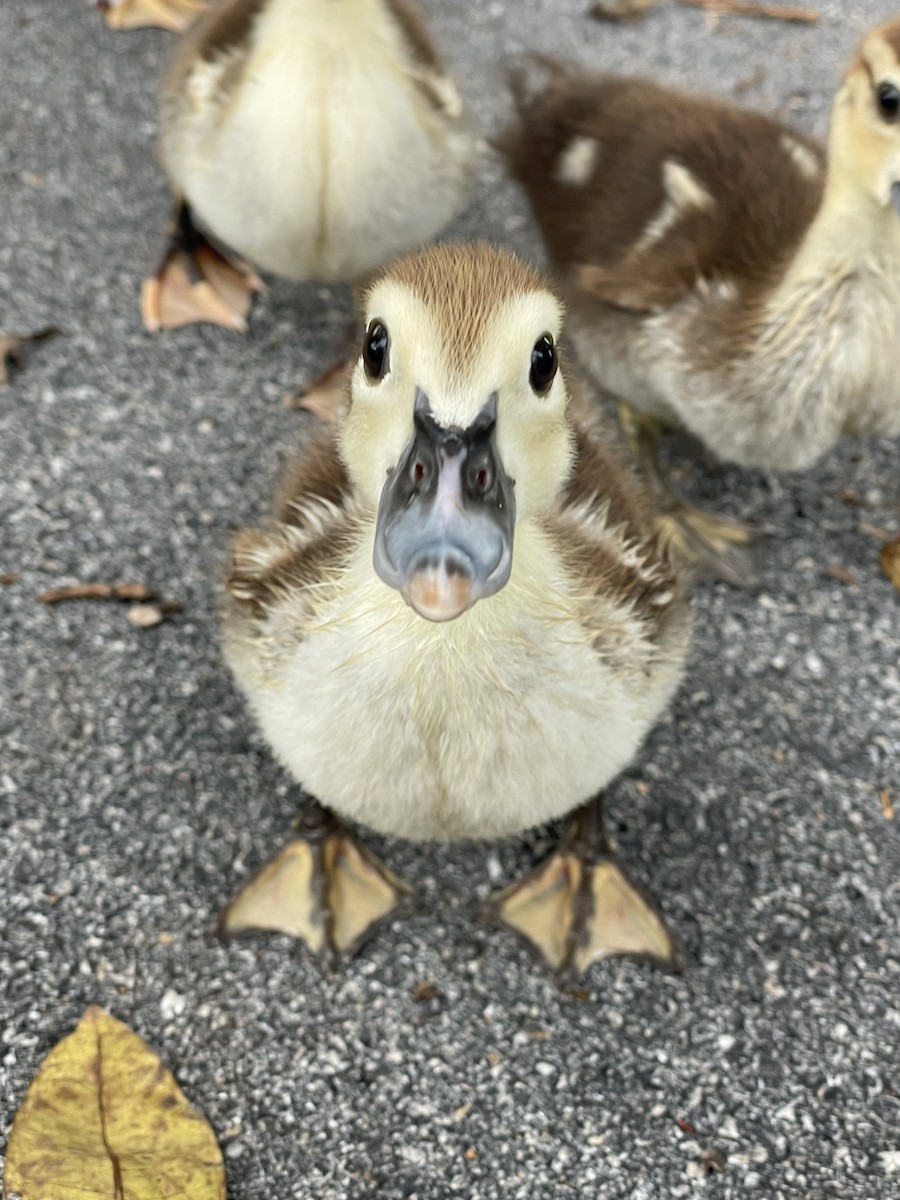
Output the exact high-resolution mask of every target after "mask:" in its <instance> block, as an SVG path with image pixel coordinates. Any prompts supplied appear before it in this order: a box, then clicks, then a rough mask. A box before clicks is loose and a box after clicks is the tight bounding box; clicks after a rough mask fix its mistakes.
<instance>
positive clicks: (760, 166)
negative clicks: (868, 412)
mask: <svg viewBox="0 0 900 1200" xmlns="http://www.w3.org/2000/svg"><path fill="white" fill-rule="evenodd" d="M542 65H543V69H544V72H545V78H544V82H543V86H540V85H539V86H538V88H537V89H535V88H534V87H533V86H530V85H529V81H528V77H527V75H526V74H525V73H519V74H518V75H517V76H515V77H514V79H513V94H514V99H515V102H516V107H517V110H518V120H517V121H516V122H515V123H514V124H513V125H512V126H510V128H508V129H507V130H506V131H505V133H503V134H502V135H501V136H500V138H499V139H498V140H497V145H498V148H499V149H500V151H501V153H502V154H503V156H504V157H505V160H506V163H507V166H508V168H509V171H510V173H511V174H512V175H513V176H514V177H515V178H516V179H517V180H518V181H519V182H520V183H521V184H522V186H523V187H524V189H525V191H526V193H527V195H528V198H529V201H530V203H531V206H532V208H533V210H534V214H535V218H536V220H537V222H538V225H539V226H540V228H541V231H542V233H543V235H544V239H545V242H546V244H547V248H548V251H549V253H550V256H551V258H552V259H553V261H554V263H555V265H556V267H557V268H558V269H560V270H562V271H563V272H564V273H565V272H566V271H567V270H569V269H571V270H573V271H575V270H578V269H579V268H583V267H587V268H588V269H587V271H584V272H582V273H581V276H580V279H579V282H580V283H581V284H582V285H583V286H587V287H588V288H589V290H592V291H594V292H595V294H597V295H598V296H599V297H600V298H602V299H604V300H607V301H609V302H611V303H621V304H622V305H623V306H624V307H628V308H638V309H639V308H642V307H646V308H653V307H659V306H661V305H665V304H669V303H672V302H673V301H674V300H676V299H678V298H679V297H680V296H682V295H684V294H686V293H687V292H688V291H689V290H690V289H691V288H692V287H694V285H695V284H696V282H697V281H698V279H700V278H703V279H706V280H716V279H729V280H732V281H735V282H737V283H739V284H748V285H751V286H752V285H753V284H754V283H763V282H765V281H766V280H767V279H769V278H771V276H772V274H774V273H776V272H777V271H778V270H779V269H780V268H781V266H782V265H783V263H784V262H785V261H786V260H787V259H788V258H789V257H790V255H791V254H792V253H793V251H794V250H795V249H796V247H797V244H798V242H799V240H800V239H801V237H802V236H803V234H804V232H805V231H806V230H807V228H808V227H809V225H810V222H811V221H812V219H813V217H814V215H815V213H816V211H817V209H818V207H819V204H820V202H821V197H822V188H823V181H824V170H823V169H822V170H820V171H819V172H818V173H817V174H815V175H813V174H807V173H804V172H803V171H801V170H800V169H799V168H798V166H797V163H796V162H795V161H794V160H793V159H792V157H791V154H790V152H789V150H788V149H786V148H785V145H784V143H783V139H784V136H785V134H789V136H790V138H792V139H793V140H794V142H796V143H799V144H800V146H801V147H803V149H804V150H805V151H808V152H809V154H810V155H812V156H813V158H812V159H811V161H812V162H813V163H818V164H820V166H821V167H822V168H824V152H823V150H822V148H821V147H820V146H819V145H818V143H816V142H814V141H812V140H811V139H809V138H806V137H805V136H803V135H802V134H799V133H796V132H794V131H788V130H787V129H785V127H783V126H781V125H779V124H778V123H777V122H775V121H772V120H770V119H769V118H768V117H765V116H763V115H761V114H759V113H754V112H750V111H747V110H744V109H740V108H737V107H735V106H733V105H730V104H727V103H723V102H719V101H716V100H712V99H708V98H705V97H695V96H690V95H687V94H684V93H681V92H677V91H674V90H672V89H669V88H663V87H659V86H657V85H655V84H652V83H649V82H646V81H643V80H639V79H628V78H617V77H613V76H604V75H595V74H588V73H580V72H575V71H570V70H568V69H567V68H565V67H563V66H561V65H560V64H556V63H553V62H548V61H544V62H543V64H542ZM576 137H586V138H592V139H596V142H597V154H596V164H595V166H594V169H593V170H592V172H591V174H590V176H589V177H588V178H587V179H586V180H585V181H584V182H582V183H579V184H577V185H575V186H573V185H572V184H570V183H566V182H565V180H563V179H560V178H559V177H558V176H557V174H556V167H557V164H558V163H559V160H560V156H561V155H562V154H563V153H564V152H565V150H566V148H567V147H568V146H570V145H571V143H572V140H573V139H574V138H576ZM667 160H669V161H674V162H675V163H677V164H678V165H679V166H681V167H685V168H687V170H688V171H690V172H691V175H692V176H693V177H694V178H695V179H696V180H697V181H698V182H699V183H700V184H701V185H702V187H703V189H704V190H705V191H706V192H708V193H709V196H710V197H711V200H712V203H711V204H710V205H709V207H707V208H694V209H690V210H689V211H686V212H685V214H684V216H683V217H682V218H681V219H680V220H678V221H677V222H675V223H673V225H672V228H671V229H670V230H669V231H667V232H666V234H665V236H664V237H661V238H660V239H659V241H658V242H656V243H654V244H653V245H652V246H650V247H647V248H646V249H642V250H641V251H640V252H639V253H638V246H639V243H640V240H641V236H642V234H644V233H645V231H646V230H647V228H648V226H649V225H650V223H651V222H652V221H653V220H654V218H655V217H657V216H658V215H659V213H660V212H661V210H662V209H663V207H664V205H665V203H666V200H667V192H666V188H665V185H664V179H663V164H664V163H665V162H666V161H667Z"/></svg>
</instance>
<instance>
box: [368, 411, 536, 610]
mask: <svg viewBox="0 0 900 1200" xmlns="http://www.w3.org/2000/svg"><path fill="white" fill-rule="evenodd" d="M413 424H414V431H413V435H412V437H411V438H410V440H409V442H408V443H407V445H406V448H405V449H404V451H403V454H402V455H401V456H400V459H399V461H398V462H397V465H396V466H395V467H394V468H392V470H391V471H390V473H389V474H388V478H387V481H386V482H385V485H384V489H383V491H382V493H381V501H380V503H379V506H378V520H377V524H376V529H375V553H374V565H375V570H376V571H377V573H378V575H379V576H380V577H381V579H383V580H384V582H385V583H387V584H388V585H389V586H390V587H393V588H396V589H397V590H398V591H399V592H400V594H401V595H402V596H403V598H404V600H406V602H407V604H409V605H410V606H411V607H412V608H413V609H415V611H416V612H417V613H418V614H419V616H421V617H424V618H425V619H426V620H428V621H452V620H454V618H456V617H458V616H461V615H462V613H464V612H465V611H466V610H467V609H469V608H471V607H472V605H473V604H475V603H476V602H477V601H478V600H482V599H484V598H485V597H487V596H491V595H493V594H494V593H495V592H498V591H499V590H500V589H501V588H502V587H503V585H504V584H505V583H506V582H507V580H508V579H509V574H510V570H511V568H512V548H513V535H514V530H515V522H516V501H515V490H514V482H513V480H511V479H510V478H509V476H508V475H507V473H506V471H505V470H504V468H503V463H502V462H501V460H500V456H499V454H498V452H497V446H496V429H497V396H496V393H494V394H492V395H491V396H490V397H489V398H488V400H487V401H486V403H485V404H484V406H483V408H482V409H481V411H480V412H479V413H478V416H477V417H476V418H475V420H474V421H473V422H472V424H471V425H470V426H469V427H468V428H467V429H460V428H457V427H455V426H453V427H450V428H444V427H443V426H441V425H440V424H438V422H437V421H436V420H435V417H434V414H433V412H432V409H431V404H430V402H429V400H428V397H427V396H426V395H425V394H424V392H422V391H421V390H419V391H417V393H416V399H415V405H414V409H413Z"/></svg>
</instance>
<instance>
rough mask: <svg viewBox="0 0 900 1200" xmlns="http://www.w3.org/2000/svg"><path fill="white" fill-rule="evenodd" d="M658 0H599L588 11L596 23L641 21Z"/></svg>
mask: <svg viewBox="0 0 900 1200" xmlns="http://www.w3.org/2000/svg"><path fill="white" fill-rule="evenodd" d="M657 3H658V0H599V3H597V4H595V5H594V6H593V8H590V9H589V10H588V16H590V17H596V18H597V20H598V21H642V20H643V19H644V17H646V15H647V13H648V12H649V11H650V9H651V8H655V7H656V4H657Z"/></svg>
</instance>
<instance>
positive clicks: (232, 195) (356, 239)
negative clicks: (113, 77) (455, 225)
mask: <svg viewBox="0 0 900 1200" xmlns="http://www.w3.org/2000/svg"><path fill="white" fill-rule="evenodd" d="M476 151H477V138H476V137H475V135H474V133H473V131H472V129H471V127H470V125H469V122H468V120H467V119H466V117H465V115H464V113H463V108H462V103H461V101H460V97H459V94H458V92H457V90H456V87H455V86H454V84H453V81H452V79H451V78H450V77H449V75H448V74H447V73H446V71H445V70H444V68H443V66H442V64H441V62H440V59H439V58H438V55H437V53H436V51H435V49H434V46H433V45H432V42H431V39H430V37H429V36H428V33H427V31H426V29H425V26H424V24H423V23H422V20H421V18H420V17H419V15H418V13H417V12H416V10H415V9H414V8H413V7H412V6H411V5H410V3H409V0H220V2H219V3H218V4H217V5H216V6H215V7H214V8H213V9H211V10H210V12H209V13H208V14H206V15H205V16H204V17H202V18H201V19H200V20H199V21H198V22H197V23H196V24H195V25H193V26H192V28H191V29H190V30H189V32H188V33H187V34H186V35H185V37H184V38H183V39H182V41H181V43H180V45H179V48H178V51H177V53H176V56H175V59H174V62H173V65H172V68H171V70H170V72H169V74H168V76H167V78H166V80H165V84H164V87H163V96H162V108H161V135H160V152H161V157H162V161H163V165H164V166H165V169H166V171H167V173H168V175H169V179H170V180H171V183H172V188H173V191H174V192H175V196H176V216H175V220H174V222H173V230H172V234H173V236H172V240H171V243H170V245H169V247H168V249H167V251H166V254H165V256H164V258H163V262H162V264H161V266H160V268H159V270H158V271H157V273H156V274H155V276H154V277H153V278H152V279H150V280H148V281H147V282H146V283H145V285H144V289H143V293H142V301H141V307H142V312H143V317H144V323H145V325H146V326H147V328H148V329H151V330H155V329H159V328H162V327H171V326H176V325H180V324H185V323H187V322H189V321H196V320H205V321H214V322H218V323H220V324H223V325H226V326H229V327H232V328H236V329H242V328H244V326H245V318H246V315H247V313H248V311H249V307H250V302H251V298H252V294H253V292H254V291H255V290H257V289H258V288H259V286H260V283H259V280H258V279H257V277H256V275H255V273H254V272H253V270H252V269H250V268H249V267H247V266H245V265H244V264H243V263H242V262H240V261H238V260H236V259H235V258H234V257H233V255H239V256H240V257H241V259H246V260H247V262H249V263H252V264H253V265H254V266H255V267H257V268H264V269H265V270H269V271H274V272H276V273H277V274H279V275H284V276H287V277H288V278H290V279H296V280H319V281H354V280H357V279H359V278H360V277H361V276H364V275H366V274H367V273H369V272H371V271H372V270H373V269H375V268H377V267H379V266H380V265H381V264H383V263H384V262H386V261H388V260H390V259H391V258H393V257H395V256H396V255H398V254H400V253H403V252H406V251H408V250H410V249H413V248H415V247H417V246H419V245H420V244H422V243H424V242H426V241H428V240H429V239H430V238H432V237H433V236H434V235H435V234H436V233H437V232H438V231H439V230H440V229H441V228H442V227H443V226H444V225H446V224H447V223H448V222H449V221H450V220H451V219H452V218H453V216H454V215H455V214H456V213H457V212H458V211H459V210H460V209H461V208H462V206H463V204H464V203H465V201H466V199H467V197H468V194H469V190H470V187H471V184H472V180H473V172H474V166H475V157H476ZM207 236H208V237H209V239H210V241H209V242H208V241H207V240H206V239H207ZM211 243H213V244H211Z"/></svg>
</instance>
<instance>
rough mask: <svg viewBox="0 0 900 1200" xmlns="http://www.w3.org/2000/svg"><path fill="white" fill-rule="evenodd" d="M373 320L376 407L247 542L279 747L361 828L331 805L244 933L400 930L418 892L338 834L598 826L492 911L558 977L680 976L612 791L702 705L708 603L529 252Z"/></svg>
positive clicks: (459, 272)
mask: <svg viewBox="0 0 900 1200" xmlns="http://www.w3.org/2000/svg"><path fill="white" fill-rule="evenodd" d="M365 319H366V326H367V328H366V333H365V335H364V340H363V345H362V351H361V353H360V355H359V358H358V361H357V362H356V364H355V366H354V368H353V374H352V378H351V381H350V385H349V387H350V395H349V405H348V406H347V407H346V409H345V411H344V412H343V413H342V415H341V416H340V418H339V424H338V427H337V429H335V428H334V427H329V426H325V425H323V426H322V427H321V432H320V433H319V434H318V436H317V437H315V438H314V439H313V440H312V441H311V442H309V444H308V445H307V446H306V448H305V449H304V450H303V451H302V452H301V454H300V457H299V459H298V461H297V463H296V465H295V467H294V469H293V471H292V472H291V474H290V476H289V479H288V481H287V483H286V486H285V488H284V490H283V492H282V495H281V499H280V501H279V503H278V506H277V508H276V512H275V518H274V522H273V523H272V525H271V526H270V528H269V529H268V530H266V531H248V532H246V533H243V534H241V535H239V536H238V538H237V540H236V542H235V546H234V551H233V560H232V564H231V569H230V572H229V576H228V594H229V601H228V605H227V611H226V613H225V647H226V653H227V657H228V660H229V663H230V664H231V667H232V669H233V670H234V673H235V675H236V677H237V679H238V681H239V683H240V685H241V687H242V688H243V690H244V692H245V694H246V696H247V699H248V701H249V703H250V706H251V708H252V710H253V713H254V715H255V717H256V719H257V721H258V722H259V724H260V727H261V729H262V731H263V733H264V734H265V736H266V738H267V739H268V741H269V743H270V745H271V746H272V748H273V750H274V752H275V754H276V755H277V756H278V758H279V759H280V760H281V762H282V763H283V764H284V765H285V766H286V767H287V768H288V770H289V771H290V772H291V773H292V774H293V775H294V776H295V778H296V779H297V780H298V781H300V782H301V783H302V784H303V786H304V788H305V789H306V790H307V791H308V793H309V795H310V796H314V797H315V798H316V799H317V800H318V801H320V802H321V804H322V805H324V806H325V807H326V808H327V809H328V810H330V812H331V813H333V814H335V816H334V817H329V818H328V819H327V821H326V823H325V824H323V823H322V821H323V818H322V815H321V810H318V809H314V810H313V817H312V818H311V822H307V824H306V826H305V829H304V836H303V837H302V838H301V839H300V840H298V841H296V842H294V843H292V844H291V846H290V847H289V848H288V850H287V851H286V852H285V853H284V854H283V855H282V856H281V858H279V859H278V860H277V861H276V862H275V863H274V864H271V865H270V866H269V867H268V868H267V869H266V871H265V872H264V873H263V875H262V876H261V878H260V879H259V880H257V881H256V882H255V883H254V884H253V885H251V888H250V889H249V891H248V892H247V893H246V894H245V895H244V896H243V897H242V898H239V899H238V900H237V901H236V902H235V903H234V904H233V905H232V906H231V908H230V909H229V910H228V912H226V914H225V919H224V928H225V929H226V930H227V931H229V932H237V931H240V930H242V929H245V928H247V927H248V926H251V927H252V926H260V925H263V926H267V927H272V926H273V923H274V924H277V926H278V927H279V928H282V929H286V930H288V931H289V932H291V933H293V934H295V935H296V936H298V937H301V938H303V939H304V940H305V941H306V942H307V943H308V945H310V946H311V947H312V948H313V949H314V950H316V951H318V952H320V953H327V952H328V951H329V950H331V951H334V950H347V949H349V948H352V947H353V946H354V945H355V944H356V943H358V941H359V940H360V939H361V938H362V937H363V936H364V935H365V934H366V933H367V932H368V931H369V929H370V927H371V926H372V924H373V923H374V922H375V920H376V919H378V918H381V917H383V916H385V915H387V914H388V913H390V912H391V911H392V910H393V909H394V907H395V905H396V903H397V902H398V900H400V899H401V897H402V895H403V888H402V885H400V884H399V883H398V881H397V880H395V879H394V877H393V876H391V875H390V874H389V873H388V872H387V871H386V870H385V868H384V867H382V866H381V864H379V863H378V862H377V861H376V860H374V859H373V858H372V856H371V855H370V854H369V853H368V852H366V851H364V850H363V849H362V847H361V846H360V845H359V843H358V842H356V841H355V840H354V839H353V838H352V837H351V835H350V834H349V833H348V832H347V831H346V830H345V829H343V828H342V827H341V826H340V824H339V820H338V818H347V819H349V820H352V821H358V822H361V823H362V824H364V825H367V826H369V827H371V828H372V829H375V830H377V831H379V832H380V833H384V834H390V835H395V836H398V837H403V838H410V839H413V840H418V841H431V840H449V839H462V838H496V837H503V836H505V835H508V834H514V833H518V832H521V831H522V830H525V829H528V828H530V827H531V826H534V825H538V824H540V823H542V822H545V821H551V820H554V819H556V818H558V817H561V816H563V815H565V814H567V813H570V812H572V811H573V810H576V809H578V810H579V811H578V813H577V814H576V816H575V818H574V819H573V824H572V829H571V831H570V835H569V838H568V839H567V841H566V842H565V843H564V845H563V847H562V848H561V850H560V851H558V852H557V853H556V854H554V855H553V856H551V858H550V859H549V860H548V861H547V862H546V863H544V864H543V865H542V866H541V867H539V868H538V870H537V871H536V872H535V873H534V875H533V876H530V877H529V878H528V879H526V880H525V881H524V882H523V883H520V884H517V885H514V886H513V887H512V888H510V889H508V890H507V891H506V892H505V893H503V894H502V895H501V896H499V897H498V898H496V900H495V902H494V904H493V905H492V911H493V913H494V914H495V915H496V916H497V917H499V918H500V919H501V920H503V921H505V922H506V923H507V924H509V925H510V926H512V927H513V928H514V929H516V930H518V931H519V932H520V933H522V934H524V935H525V936H526V937H527V938H528V939H529V940H530V941H531V942H532V943H533V944H534V945H535V946H536V947H537V948H538V949H539V950H540V951H541V953H542V954H543V955H544V957H545V959H546V960H547V962H548V963H549V964H550V966H551V967H552V968H553V969H554V970H556V971H559V972H563V973H566V972H577V971H580V970H583V969H584V968H586V967H587V966H588V965H589V964H590V963H591V962H592V961H594V960H595V959H597V958H602V957H604V956H606V955H608V954H614V953H630V954H637V955H641V956H646V957H649V958H651V959H653V960H655V961H657V962H659V963H661V964H663V965H666V966H668V967H676V966H677V965H678V963H679V952H678V949H677V945H676V943H675V940H674V939H673V937H672V936H671V934H670V933H669V932H668V930H667V929H666V926H665V924H664V922H663V920H662V918H661V917H660V916H659V914H658V912H657V911H656V909H655V908H654V907H653V906H652V905H651V904H650V902H649V901H647V900H646V899H645V898H644V897H643V896H642V894H641V893H640V891H639V890H638V889H637V888H636V886H635V885H634V884H633V883H632V882H631V881H630V880H629V878H628V875H627V874H626V872H625V871H624V869H623V868H622V867H621V866H620V865H619V864H618V862H617V861H616V859H615V857H614V856H613V854H612V851H611V849H610V846H609V844H608V842H607V840H606V837H605V834H604V832H603V825H602V819H601V810H600V800H599V793H600V791H601V789H603V788H604V787H605V786H606V785H607V784H608V783H609V782H610V781H611V780H612V779H614V778H615V776H616V775H617V774H618V773H619V772H620V771H621V770H622V769H623V768H624V767H626V766H627V765H628V764H629V762H630V761H631V760H632V759H633V757H634V755H635V754H636V753H637V751H638V749H639V747H640V745H641V742H642V740H643V738H644V736H645V735H646V733H647V732H648V730H649V729H650V728H651V727H652V725H653V724H654V722H655V721H656V719H657V718H658V716H659V715H660V713H661V712H662V710H663V709H664V708H665V706H666V705H667V703H668V701H669V699H670V697H671V695H672V693H673V691H674V690H675V688H676V686H677V683H678V680H679V676H680V673H681V670H682V666H683V663H684V658H685V654H686V650H687V644H688V632H689V617H688V610H687V603H686V600H685V596H684V592H683V588H682V587H681V585H680V584H679V582H678V580H677V579H676V577H675V575H674V574H673V571H672V568H671V566H670V563H669V561H668V558H667V555H666V552H665V550H664V549H663V548H661V546H660V543H659V541H658V539H657V537H656V534H655V531H654V527H653V522H652V519H651V518H650V517H649V515H648V513H647V511H646V508H645V504H644V501H643V498H642V496H641V495H640V493H638V492H636V491H635V490H634V488H633V486H632V485H631V483H630V482H629V480H628V478H627V476H626V474H625V473H624V471H623V469H622V468H621V467H620V466H619V465H618V464H617V463H616V461H615V459H614V458H613V457H612V456H611V455H610V454H609V452H608V451H607V449H606V448H605V446H604V444H603V442H602V441H601V440H600V438H599V436H598V434H597V432H596V429H595V427H594V425H593V424H592V423H591V420H590V419H589V418H588V417H586V416H585V415H584V413H583V412H582V411H581V410H580V409H579V408H578V407H577V406H576V404H575V402H574V401H573V399H572V396H571V394H570V391H569V387H568V385H567V380H566V377H565V375H564V373H563V371H562V370H561V369H559V360H558V354H557V348H556V347H557V341H558V339H559V336H560V332H561V326H562V309H561V305H560V303H559V301H558V300H557V299H556V297H555V296H554V295H553V293H552V292H551V291H550V290H549V288H548V287H547V285H546V284H545V282H544V281H543V280H542V279H541V278H540V277H539V276H538V275H536V274H535V273H534V272H533V271H532V270H531V269H530V268H528V267H526V266H524V265H522V264H521V263H520V262H518V261H517V260H516V259H515V258H513V257H512V256H511V255H510V254H508V253H506V252H504V251H500V250H496V249H493V248H491V247H489V246H487V245H484V244H476V245H439V246H434V247H432V248H430V249H427V250H425V251H422V252H421V253H420V254H418V255H417V256H415V257H412V258H409V259H406V260H404V261H401V262H399V263H397V264H395V265H393V266H391V267H390V268H388V269H387V270H386V271H385V272H384V274H382V275H381V277H380V278H379V279H378V280H377V281H376V282H375V283H374V285H373V286H372V287H371V288H370V290H369V292H368V294H367V297H366V306H365ZM594 797H596V799H594V800H593V803H592V804H591V805H589V806H588V807H581V806H584V805H585V803H586V802H588V801H591V800H592V798H594ZM298 890H299V894H300V899H299V900H298V899H297V893H298ZM286 892H290V893H291V895H292V899H291V902H290V913H288V914H285V912H284V896H285V893H286ZM273 903H275V904H276V905H277V907H278V908H279V909H280V910H281V914H280V916H279V917H278V919H277V921H276V922H273V917H272V913H271V911H270V909H271V906H272V904H273Z"/></svg>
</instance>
